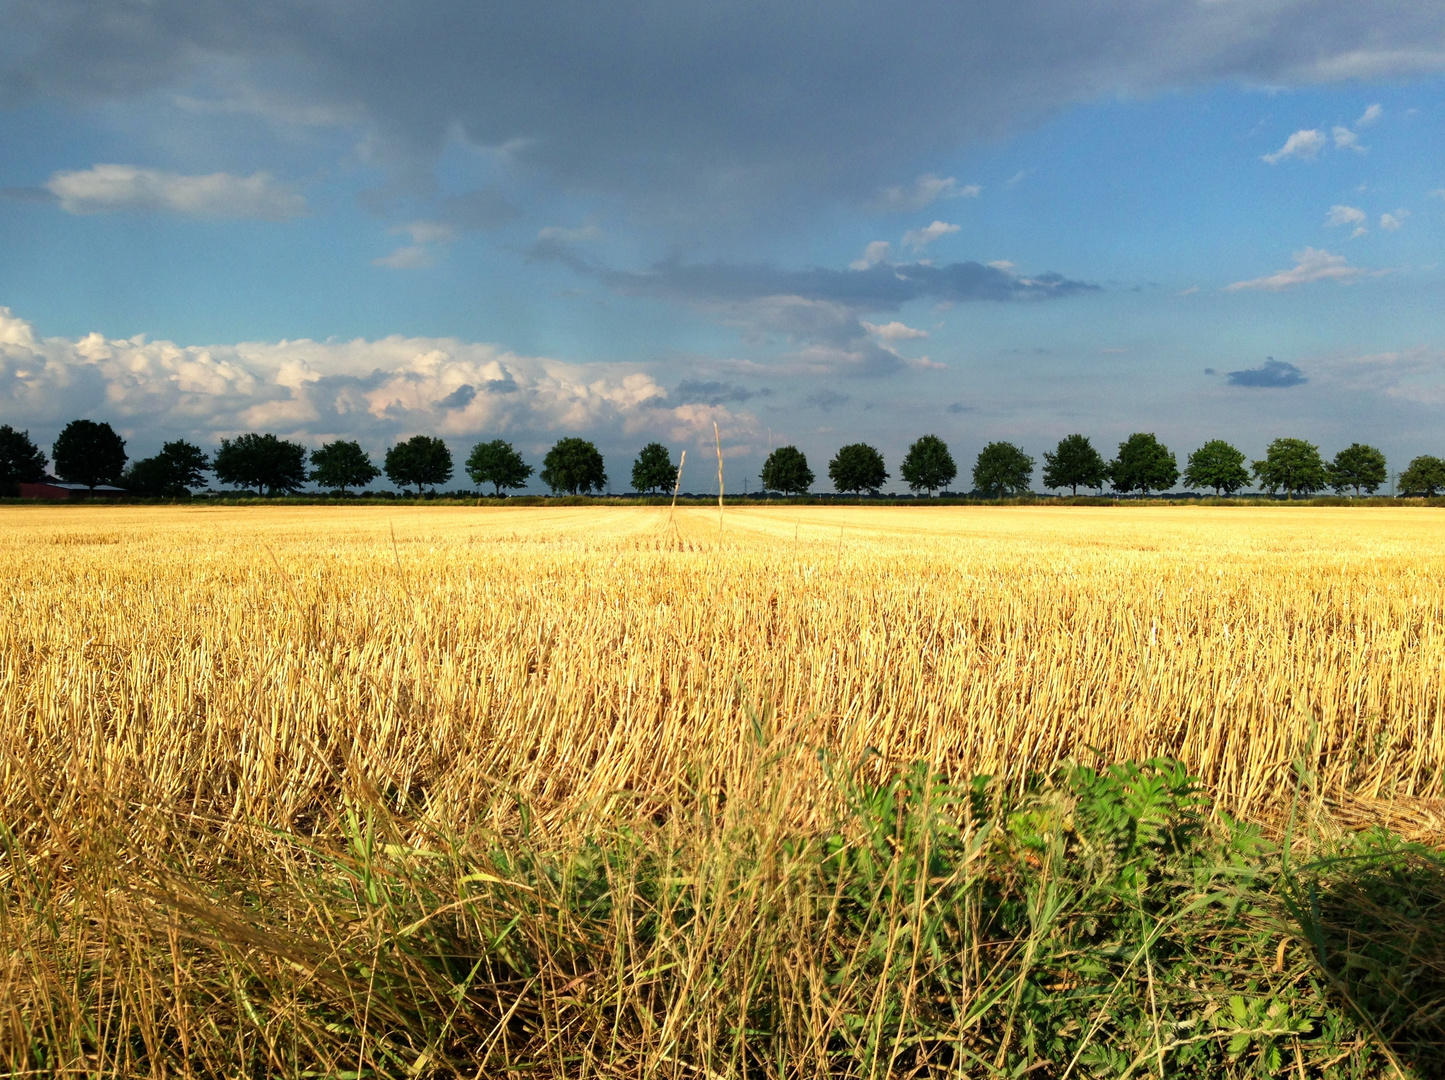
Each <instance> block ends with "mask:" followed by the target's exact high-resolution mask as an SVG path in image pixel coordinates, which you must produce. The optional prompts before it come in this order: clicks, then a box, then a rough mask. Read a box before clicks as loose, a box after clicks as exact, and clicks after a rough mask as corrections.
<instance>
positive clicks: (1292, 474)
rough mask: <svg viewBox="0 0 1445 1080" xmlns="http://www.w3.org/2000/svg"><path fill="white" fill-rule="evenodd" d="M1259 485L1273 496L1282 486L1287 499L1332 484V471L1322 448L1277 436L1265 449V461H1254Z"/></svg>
mask: <svg viewBox="0 0 1445 1080" xmlns="http://www.w3.org/2000/svg"><path fill="white" fill-rule="evenodd" d="M1254 475H1255V477H1256V478H1257V479H1258V480H1259V483H1260V486H1261V487H1263V488H1264V489H1265V490H1266V491H1268V492H1269V493H1270V494H1271V495H1273V494H1274V493H1275V492H1276V491H1278V490H1280V488H1283V489H1284V492H1285V496H1286V497H1287V498H1291V499H1292V498H1294V496H1295V493H1296V492H1298V493H1300V494H1302V495H1309V494H1312V493H1313V492H1316V491H1319V490H1320V489H1321V488H1322V487H1324V486H1325V485H1326V484H1328V483H1329V480H1330V476H1329V471H1328V470H1327V469H1326V467H1325V461H1324V458H1322V457H1320V448H1319V447H1318V446H1316V445H1315V444H1314V443H1310V442H1305V440H1303V439H1275V440H1274V442H1272V443H1270V444H1269V446H1268V447H1266V448H1265V452H1264V460H1263V461H1256V462H1255V463H1254Z"/></svg>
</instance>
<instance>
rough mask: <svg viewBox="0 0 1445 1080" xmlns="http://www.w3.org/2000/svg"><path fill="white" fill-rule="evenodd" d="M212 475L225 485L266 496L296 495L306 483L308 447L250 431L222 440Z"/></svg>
mask: <svg viewBox="0 0 1445 1080" xmlns="http://www.w3.org/2000/svg"><path fill="white" fill-rule="evenodd" d="M211 471H212V472H214V473H215V474H216V479H217V480H219V481H221V483H223V484H231V485H233V486H235V487H241V488H255V489H256V490H257V491H259V492H262V493H263V494H266V495H275V494H276V493H277V492H278V491H295V490H297V489H298V488H300V487H301V486H302V485H303V484H305V483H306V447H304V446H302V445H301V444H300V443H294V442H290V441H288V440H286V439H278V438H277V437H276V436H275V435H272V434H271V433H270V432H266V433H265V434H258V433H257V432H254V431H248V432H247V433H246V434H244V435H237V436H236V437H235V438H234V439H222V440H221V448H220V449H219V450H217V451H216V457H215V460H214V461H213V462H212V464H211Z"/></svg>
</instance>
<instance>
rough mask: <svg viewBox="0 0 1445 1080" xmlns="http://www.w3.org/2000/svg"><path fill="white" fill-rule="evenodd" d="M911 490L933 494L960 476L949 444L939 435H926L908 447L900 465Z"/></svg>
mask: <svg viewBox="0 0 1445 1080" xmlns="http://www.w3.org/2000/svg"><path fill="white" fill-rule="evenodd" d="M898 475H899V476H900V477H902V478H903V482H904V483H906V484H907V485H908V487H909V490H911V491H927V492H928V494H930V495H932V494H933V493H934V492H935V491H937V490H938V489H939V488H941V487H947V486H948V485H949V484H951V483H953V480H954V478H955V477H956V476H958V466H957V465H955V464H954V463H953V455H952V454H950V453H949V452H948V444H947V443H946V442H944V441H943V440H942V439H940V438H939V437H938V436H937V435H924V436H923V437H922V438H919V439H917V440H916V441H915V442H914V443H913V445H912V446H910V447H909V448H908V453H907V454H905V455H904V456H903V464H902V465H900V466H899V467H898Z"/></svg>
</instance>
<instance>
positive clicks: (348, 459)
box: [311, 439, 381, 493]
mask: <svg viewBox="0 0 1445 1080" xmlns="http://www.w3.org/2000/svg"><path fill="white" fill-rule="evenodd" d="M380 475H381V470H380V469H378V468H377V467H376V464H375V463H374V462H373V461H372V460H371V457H370V455H368V454H367V452H366V451H365V450H363V449H362V448H361V444H360V443H359V442H352V441H349V440H345V439H337V440H336V441H335V442H329V443H325V444H324V445H323V446H322V447H321V449H320V450H313V451H311V479H312V480H314V481H315V482H316V483H318V484H320V485H321V486H322V487H324V488H329V489H331V490H333V491H340V492H343V493H345V491H346V489H347V488H353V487H358V488H364V487H366V485H367V484H369V483H371V482H372V481H373V480H375V479H376V478H377V477H378V476H380Z"/></svg>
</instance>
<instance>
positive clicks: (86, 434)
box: [50, 420, 125, 490]
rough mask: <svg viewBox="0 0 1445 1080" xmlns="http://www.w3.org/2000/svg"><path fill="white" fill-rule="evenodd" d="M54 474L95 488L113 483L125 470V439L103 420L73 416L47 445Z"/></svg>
mask: <svg viewBox="0 0 1445 1080" xmlns="http://www.w3.org/2000/svg"><path fill="white" fill-rule="evenodd" d="M50 456H51V457H52V458H54V459H55V475H56V476H58V477H60V479H62V480H67V481H69V482H70V483H72V484H84V485H85V486H86V487H88V488H91V489H92V490H93V489H94V488H95V486H96V485H97V484H114V483H115V482H116V481H117V480H119V479H120V475H121V473H122V472H123V471H124V470H125V440H124V439H122V438H121V437H120V436H119V435H117V434H116V432H115V429H114V428H112V427H111V426H110V425H109V424H107V423H105V422H104V421H102V422H100V423H96V422H95V421H94V420H72V421H71V422H70V423H68V424H66V425H65V428H64V430H62V431H61V433H60V434H59V435H58V436H57V437H56V439H55V445H54V446H52V447H51V448H50Z"/></svg>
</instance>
